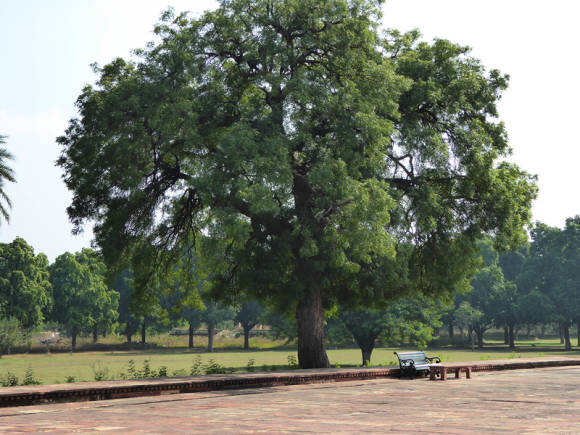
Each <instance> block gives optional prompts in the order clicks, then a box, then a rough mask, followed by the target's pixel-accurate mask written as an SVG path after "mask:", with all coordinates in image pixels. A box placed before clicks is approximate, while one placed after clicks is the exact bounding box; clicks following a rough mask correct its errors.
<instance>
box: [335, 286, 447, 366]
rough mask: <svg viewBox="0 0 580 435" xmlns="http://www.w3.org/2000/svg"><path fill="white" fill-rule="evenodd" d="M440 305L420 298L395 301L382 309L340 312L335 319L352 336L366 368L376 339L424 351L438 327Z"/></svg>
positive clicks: (439, 323)
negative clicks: (412, 346)
mask: <svg viewBox="0 0 580 435" xmlns="http://www.w3.org/2000/svg"><path fill="white" fill-rule="evenodd" d="M440 317H441V306H440V304H439V303H435V302H428V301H427V300H426V299H425V298H421V297H420V296H418V297H415V298H409V299H407V300H402V301H398V302H397V303H394V304H392V305H391V306H390V307H389V308H388V309H383V310H377V309H374V310H372V309H371V310H369V309H366V310H348V309H347V310H344V309H343V310H340V311H339V314H338V319H339V321H340V323H342V324H343V325H344V327H345V328H346V330H348V332H349V333H350V334H351V335H352V337H353V338H354V341H355V342H356V344H357V345H358V347H359V348H360V350H361V353H362V364H363V365H364V366H366V365H368V364H369V363H370V361H371V355H372V352H373V350H374V348H375V345H376V342H377V340H378V339H380V340H381V341H386V342H389V343H397V344H401V343H413V344H415V345H418V346H419V347H420V348H424V347H426V345H427V342H428V341H429V340H431V339H432V337H433V328H434V327H438V326H440V325H441V322H440V320H439V319H440Z"/></svg>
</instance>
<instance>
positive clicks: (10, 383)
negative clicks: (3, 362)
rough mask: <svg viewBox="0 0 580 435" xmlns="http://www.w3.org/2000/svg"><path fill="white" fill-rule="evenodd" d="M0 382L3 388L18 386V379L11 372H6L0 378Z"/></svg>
mask: <svg viewBox="0 0 580 435" xmlns="http://www.w3.org/2000/svg"><path fill="white" fill-rule="evenodd" d="M0 382H1V383H2V386H3V387H16V386H17V385H18V377H17V376H16V375H15V374H14V373H12V372H6V374H5V375H4V376H2V377H1V378H0Z"/></svg>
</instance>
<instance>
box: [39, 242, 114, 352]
mask: <svg viewBox="0 0 580 435" xmlns="http://www.w3.org/2000/svg"><path fill="white" fill-rule="evenodd" d="M49 271H50V282H51V284H52V287H53V295H54V306H53V310H52V318H53V320H55V321H57V322H59V323H60V324H61V325H62V326H63V327H64V328H65V329H66V330H67V331H69V332H70V333H71V334H72V335H73V348H74V345H75V340H76V335H77V334H78V333H79V332H80V331H81V329H83V328H93V327H95V326H97V325H102V326H103V327H104V328H106V327H107V326H110V325H111V324H112V323H113V322H114V321H116V319H117V316H118V314H117V307H118V303H119V294H118V293H117V292H116V291H114V290H110V289H109V288H108V287H107V285H106V284H105V275H106V268H105V264H104V263H103V262H102V259H101V257H100V255H99V254H98V253H97V252H95V251H93V250H91V249H86V248H85V249H83V250H82V251H81V252H77V253H76V254H75V255H73V254H70V253H68V252H67V253H64V254H62V255H60V256H58V257H57V258H56V260H55V261H54V263H53V264H51V265H50V267H49Z"/></svg>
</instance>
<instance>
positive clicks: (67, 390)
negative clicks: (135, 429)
mask: <svg viewBox="0 0 580 435" xmlns="http://www.w3.org/2000/svg"><path fill="white" fill-rule="evenodd" d="M467 364H469V365H470V366H471V367H472V371H474V372H482V371H497V370H517V369H530V368H541V367H561V366H569V365H580V358H568V357H542V358H517V359H516V358H514V359H504V360H492V361H472V362H460V363H445V366H446V367H447V368H448V369H449V370H453V367H454V365H461V366H465V365H467ZM398 376H399V369H398V368H393V367H373V368H344V369H316V370H290V371H286V372H276V373H243V374H230V375H206V376H192V377H182V378H164V379H144V380H129V381H127V380H125V381H104V382H78V383H70V384H55V385H33V386H20V387H8V388H0V407H7V406H22V405H35V404H42V403H60V402H75V401H92V400H110V399H120V398H127V397H143V396H160V395H161V396H165V395H171V394H184V393H195V392H197V393H200V392H205V391H217V390H231V389H247V388H260V387H274V386H280V385H300V384H310V383H323V382H344V381H351V380H357V379H367V380H368V379H376V378H384V377H398Z"/></svg>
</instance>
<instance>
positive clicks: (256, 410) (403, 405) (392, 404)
mask: <svg viewBox="0 0 580 435" xmlns="http://www.w3.org/2000/svg"><path fill="white" fill-rule="evenodd" d="M488 363H489V362H488ZM579 415H580V366H577V365H576V366H565V367H550V368H539V369H532V370H506V371H489V372H488V371H475V372H474V374H473V378H472V379H470V380H467V379H465V378H461V379H453V378H451V379H449V380H448V381H446V382H441V381H429V380H428V379H427V378H420V379H414V380H409V379H402V380H399V379H396V378H379V379H372V380H354V381H345V382H339V383H323V384H308V385H304V384H303V385H291V386H276V387H268V388H255V389H251V388H250V389H242V390H228V391H208V392H201V393H186V394H176V395H169V396H156V397H137V398H128V399H117V400H109V401H93V402H73V403H66V404H49V405H40V406H20V407H11V408H2V409H0V431H2V432H9V433H19V432H51V433H93V432H110V433H122V434H125V433H166V432H172V433H259V432H262V433H291V432H299V433H309V432H314V433H328V432H335V433H360V432H378V433H445V434H453V433H486V434H497V433H537V434H543V433H560V434H562V433H570V434H572V433H574V434H576V433H580V417H579Z"/></svg>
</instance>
